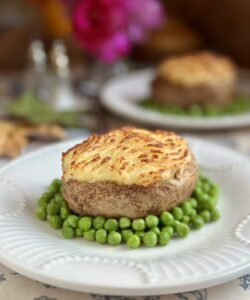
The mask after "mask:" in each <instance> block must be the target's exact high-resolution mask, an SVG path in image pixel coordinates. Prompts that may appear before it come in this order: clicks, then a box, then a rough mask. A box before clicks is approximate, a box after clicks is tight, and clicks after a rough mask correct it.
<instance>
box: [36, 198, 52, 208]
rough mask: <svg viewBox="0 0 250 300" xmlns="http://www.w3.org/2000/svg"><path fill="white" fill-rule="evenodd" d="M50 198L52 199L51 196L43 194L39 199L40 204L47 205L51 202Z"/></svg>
mask: <svg viewBox="0 0 250 300" xmlns="http://www.w3.org/2000/svg"><path fill="white" fill-rule="evenodd" d="M50 200H51V198H49V197H46V196H41V197H40V198H39V199H38V205H39V206H47V205H48V204H49V202H50Z"/></svg>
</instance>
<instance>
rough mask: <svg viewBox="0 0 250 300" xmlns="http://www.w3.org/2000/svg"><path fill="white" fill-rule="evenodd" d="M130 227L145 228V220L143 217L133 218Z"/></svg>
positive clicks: (135, 228)
mask: <svg viewBox="0 0 250 300" xmlns="http://www.w3.org/2000/svg"><path fill="white" fill-rule="evenodd" d="M132 227H133V229H134V230H136V231H138V230H139V231H141V230H144V229H145V221H144V220H143V219H135V220H134V221H133V222H132Z"/></svg>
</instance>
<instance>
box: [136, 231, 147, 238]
mask: <svg viewBox="0 0 250 300" xmlns="http://www.w3.org/2000/svg"><path fill="white" fill-rule="evenodd" d="M135 234H136V235H137V236H138V237H139V238H140V239H142V238H143V236H144V234H145V231H135Z"/></svg>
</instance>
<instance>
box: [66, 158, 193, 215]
mask: <svg viewBox="0 0 250 300" xmlns="http://www.w3.org/2000/svg"><path fill="white" fill-rule="evenodd" d="M197 177H198V168H197V165H196V162H195V159H194V158H193V160H192V161H191V162H190V163H189V164H188V165H187V166H186V168H185V169H184V170H183V172H182V174H181V176H178V175H176V176H175V177H174V178H172V179H170V180H168V181H165V182H164V181H163V182H161V183H158V184H157V185H151V186H147V187H145V186H140V185H136V184H133V185H125V184H119V183H116V182H111V181H97V182H93V183H90V182H83V181H78V180H74V179H71V180H69V181H67V182H65V183H63V190H64V197H65V199H66V201H67V202H68V204H69V207H70V209H71V210H72V211H74V212H75V213H77V214H79V215H89V216H98V215H100V216H105V217H113V218H119V217H122V216H126V217H130V218H132V219H136V218H143V217H146V216H147V215H149V214H155V215H159V214H160V213H161V212H163V211H168V210H170V209H172V208H173V207H175V206H177V205H179V204H180V203H182V202H183V201H185V200H186V199H187V198H188V197H189V196H190V195H191V193H192V191H193V189H194V187H195V184H196V181H197Z"/></svg>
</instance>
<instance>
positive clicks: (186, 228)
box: [176, 223, 190, 237]
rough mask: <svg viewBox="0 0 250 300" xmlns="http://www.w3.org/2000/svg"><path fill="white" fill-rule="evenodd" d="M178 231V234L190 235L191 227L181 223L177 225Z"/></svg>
mask: <svg viewBox="0 0 250 300" xmlns="http://www.w3.org/2000/svg"><path fill="white" fill-rule="evenodd" d="M176 232H177V234H178V236H180V237H186V236H188V234H189V232H190V229H189V226H188V225H187V224H184V223H180V224H179V225H177V227H176Z"/></svg>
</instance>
